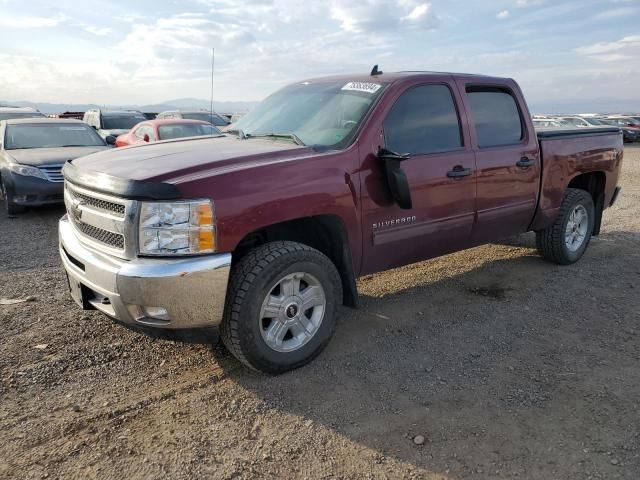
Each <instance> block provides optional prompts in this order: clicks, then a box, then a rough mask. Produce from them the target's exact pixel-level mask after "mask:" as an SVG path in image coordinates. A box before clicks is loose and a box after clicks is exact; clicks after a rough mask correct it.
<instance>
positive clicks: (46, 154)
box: [6, 146, 110, 167]
mask: <svg viewBox="0 0 640 480" xmlns="http://www.w3.org/2000/svg"><path fill="white" fill-rule="evenodd" d="M107 149H109V150H110V148H109V147H107V146H95V147H56V148H20V149H16V150H6V153H7V154H8V155H9V156H10V157H11V158H13V160H14V161H15V162H16V163H19V164H20V165H31V166H32V167H40V166H44V165H60V164H63V163H65V162H66V161H67V160H73V159H76V158H78V157H84V156H85V155H90V154H92V153H95V152H99V151H101V150H107Z"/></svg>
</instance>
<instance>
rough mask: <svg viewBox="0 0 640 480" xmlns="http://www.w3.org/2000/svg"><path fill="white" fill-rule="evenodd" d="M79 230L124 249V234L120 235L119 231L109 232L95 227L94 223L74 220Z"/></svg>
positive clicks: (114, 246) (110, 245)
mask: <svg viewBox="0 0 640 480" xmlns="http://www.w3.org/2000/svg"><path fill="white" fill-rule="evenodd" d="M74 223H75V225H76V227H77V228H78V230H80V231H81V232H82V233H84V234H85V235H87V236H89V237H91V238H93V239H95V240H97V241H98V242H100V243H104V244H105V245H108V246H109V247H113V248H117V249H119V250H124V235H120V234H119V233H113V232H109V231H108V230H103V229H101V228H98V227H94V226H92V225H88V224H86V223H82V222H74Z"/></svg>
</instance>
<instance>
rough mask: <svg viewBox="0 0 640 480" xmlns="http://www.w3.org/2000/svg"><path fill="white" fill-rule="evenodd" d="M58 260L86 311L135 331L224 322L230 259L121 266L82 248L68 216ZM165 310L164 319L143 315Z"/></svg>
mask: <svg viewBox="0 0 640 480" xmlns="http://www.w3.org/2000/svg"><path fill="white" fill-rule="evenodd" d="M59 235H60V258H61V259H62V264H63V266H64V268H65V270H66V271H67V274H68V275H69V281H70V283H71V282H75V283H74V285H76V286H77V287H79V289H80V291H81V292H82V303H83V307H84V308H85V309H94V308H95V309H97V310H100V311H101V312H103V313H105V314H106V315H108V316H110V317H112V318H115V319H117V320H120V321H121V322H124V323H128V324H132V325H146V326H152V327H159V328H168V329H190V328H201V327H215V326H217V325H219V324H220V322H221V320H222V313H223V310H224V302H225V296H226V292H227V283H228V279H229V271H230V269H231V254H229V253H224V254H218V255H207V256H202V257H194V258H173V259H166V258H163V259H153V258H138V259H135V260H122V259H119V258H116V257H114V256H112V255H107V254H105V253H102V252H100V251H98V250H96V249H95V248H92V247H90V246H88V245H86V244H85V243H83V242H82V241H81V240H80V239H79V238H78V237H77V235H76V233H75V231H74V228H73V226H72V224H71V222H69V219H68V218H67V216H66V215H65V216H64V217H62V219H60V222H59ZM145 307H153V308H155V309H156V310H157V309H158V308H162V309H165V310H166V312H167V315H165V316H164V317H165V318H153V317H150V316H146V315H145V313H144V312H145Z"/></svg>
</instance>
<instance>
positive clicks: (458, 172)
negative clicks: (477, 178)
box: [447, 165, 471, 179]
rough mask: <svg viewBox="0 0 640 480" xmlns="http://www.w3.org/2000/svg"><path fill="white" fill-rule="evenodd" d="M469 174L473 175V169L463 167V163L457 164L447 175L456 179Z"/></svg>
mask: <svg viewBox="0 0 640 480" xmlns="http://www.w3.org/2000/svg"><path fill="white" fill-rule="evenodd" d="M469 175H471V169H470V168H463V167H462V165H456V166H455V167H453V169H452V170H449V171H448V172H447V177H449V178H455V179H458V178H462V177H468V176H469Z"/></svg>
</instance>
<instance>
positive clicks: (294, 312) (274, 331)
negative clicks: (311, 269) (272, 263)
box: [259, 272, 327, 352]
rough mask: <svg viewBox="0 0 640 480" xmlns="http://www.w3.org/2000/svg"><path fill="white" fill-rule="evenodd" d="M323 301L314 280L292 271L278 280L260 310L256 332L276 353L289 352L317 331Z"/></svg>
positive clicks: (320, 290) (309, 338)
mask: <svg viewBox="0 0 640 480" xmlns="http://www.w3.org/2000/svg"><path fill="white" fill-rule="evenodd" d="M326 307H327V300H326V297H325V294H324V289H323V288H322V285H321V284H320V282H319V281H318V279H317V278H316V277H314V276H313V275H311V274H309V273H302V272H295V273H290V274H288V275H287V276H285V277H283V278H281V279H280V280H278V281H277V282H276V283H275V285H274V286H273V287H272V288H271V289H270V290H269V293H268V294H267V296H266V298H265V299H264V301H263V302H262V307H261V309H260V318H259V322H260V333H261V334H262V339H263V340H264V341H265V343H266V344H267V345H268V346H269V348H271V349H272V350H275V351H277V352H292V351H295V350H298V349H299V348H301V347H302V346H303V345H305V344H306V343H307V342H308V341H309V340H311V339H312V338H313V336H314V335H315V334H316V333H317V332H318V329H319V328H320V324H321V323H322V319H323V318H324V313H325V310H326Z"/></svg>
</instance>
